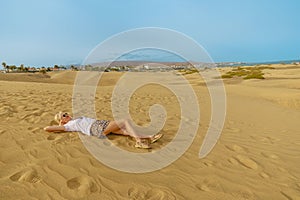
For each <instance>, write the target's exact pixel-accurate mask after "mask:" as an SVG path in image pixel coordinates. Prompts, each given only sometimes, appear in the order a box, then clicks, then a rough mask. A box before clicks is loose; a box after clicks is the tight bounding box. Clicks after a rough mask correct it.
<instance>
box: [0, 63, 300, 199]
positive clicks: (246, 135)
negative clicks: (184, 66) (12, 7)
mask: <svg viewBox="0 0 300 200" xmlns="http://www.w3.org/2000/svg"><path fill="white" fill-rule="evenodd" d="M226 70H228V69H221V70H220V71H221V72H222V73H224V72H225V71H226ZM264 73H265V77H266V79H264V80H242V79H237V78H235V79H230V80H225V81H224V82H225V87H226V95H227V116H226V121H225V125H224V128H223V131H222V135H221V137H220V139H219V141H218V143H217V144H216V146H215V148H214V149H213V151H212V152H211V153H210V154H209V155H208V156H207V157H205V158H204V159H199V157H198V153H199V149H200V146H201V144H202V142H203V138H204V136H205V134H206V131H207V128H208V124H209V120H210V112H211V110H210V98H209V94H208V92H207V88H206V85H205V83H204V82H203V80H202V79H201V77H200V76H199V75H197V74H189V75H186V78H187V79H188V80H189V81H190V83H191V85H192V86H193V88H194V91H195V92H196V94H197V97H198V101H199V107H200V110H201V118H200V125H199V129H198V132H197V136H196V138H195V140H194V142H193V144H192V145H191V146H190V148H189V149H188V150H187V151H186V152H185V153H184V155H183V156H181V157H180V158H179V159H178V160H176V161H175V162H174V163H172V164H171V165H169V166H167V167H165V168H163V169H161V170H158V171H154V172H151V173H144V174H132V173H125V172H121V171H118V170H114V169H111V168H109V167H107V166H106V165H104V164H102V163H101V162H99V161H98V160H97V159H95V158H94V157H93V156H92V155H91V154H90V153H89V152H88V151H87V150H86V148H85V146H84V145H83V144H82V142H81V140H80V138H79V136H78V133H75V132H69V133H47V132H45V131H44V130H43V127H45V126H48V125H50V124H54V122H53V121H52V120H53V116H54V114H55V113H56V112H57V111H60V110H63V111H67V112H72V92H73V83H74V79H75V77H76V72H71V71H64V72H52V73H48V74H46V75H38V74H35V75H33V74H0V91H1V98H0V116H1V121H0V138H1V139H0V148H1V149H0V150H1V154H0V167H1V171H0V185H1V187H0V199H283V200H284V199H299V198H300V168H299V163H300V123H299V122H300V66H287V65H276V66H275V69H265V70H264ZM121 75H122V73H113V72H109V73H105V76H104V77H103V78H102V79H101V81H100V83H99V87H98V88H97V95H96V111H97V114H98V118H100V119H101V118H102V119H110V120H112V119H113V117H112V110H111V104H110V103H111V95H112V91H113V89H114V85H115V84H116V82H117V81H118V79H119V78H120V77H121ZM143 75H144V74H143V73H140V76H143ZM154 103H159V104H161V105H163V106H164V107H165V109H166V111H167V113H168V115H167V121H166V124H165V126H164V128H163V130H162V132H163V133H164V137H163V138H162V139H161V140H159V141H158V142H156V143H154V144H153V145H152V147H153V149H152V150H150V151H155V150H157V149H160V148H163V147H164V146H165V145H166V144H168V143H169V142H170V141H172V139H173V138H174V134H176V131H177V129H178V123H179V122H180V108H179V104H178V101H177V99H176V96H175V95H174V94H173V93H172V92H171V91H169V90H168V89H166V88H163V87H160V86H158V85H155V84H152V85H148V86H144V87H142V88H139V89H138V90H137V91H136V93H135V94H134V96H133V97H132V98H131V101H130V113H131V115H132V116H133V119H134V121H135V122H136V123H137V124H138V125H141V126H146V125H147V124H148V123H149V122H150V118H149V116H148V110H149V107H150V106H151V105H152V104H154ZM187 103H188V102H187ZM109 140H110V141H111V142H112V143H113V144H115V145H117V146H118V147H120V148H123V149H125V150H128V151H134V152H139V153H145V152H148V151H149V150H141V149H134V147H133V146H134V141H133V140H132V139H130V138H128V137H122V136H115V135H110V136H109Z"/></svg>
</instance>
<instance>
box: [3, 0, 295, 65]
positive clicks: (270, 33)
mask: <svg viewBox="0 0 300 200" xmlns="http://www.w3.org/2000/svg"><path fill="white" fill-rule="evenodd" d="M0 8H1V12H0V62H1V63H2V62H6V63H7V64H8V65H12V64H15V65H20V64H24V65H25V66H29V65H30V66H36V67H41V66H46V67H48V66H53V65H54V64H58V65H60V64H62V65H67V64H77V63H79V64H80V63H82V62H83V60H84V59H85V58H86V56H87V55H88V54H89V53H90V51H91V50H92V49H94V48H95V47H96V46H97V45H98V44H99V43H101V42H103V41H105V40H106V39H107V38H110V37H111V36H113V35H115V34H118V33H121V32H124V31H128V30H131V29H136V28H142V27H160V28H166V29H171V30H175V31H177V32H180V33H183V34H185V35H187V36H188V37H190V38H192V39H193V40H195V41H196V42H197V43H198V44H200V45H201V46H202V47H203V48H204V49H205V50H206V51H207V53H208V54H209V55H210V57H211V58H212V59H213V61H215V62H229V61H239V62H264V61H278V60H294V59H296V60H299V59H300V12H299V10H300V1H297V0H244V1H239V0H210V1H208V0H205V1H204V0H198V1H197V0H164V1H161V0H151V1H150V0H147V1H146V0H110V1H109V0H107V1H102V0H26V1H23V0H0Z"/></svg>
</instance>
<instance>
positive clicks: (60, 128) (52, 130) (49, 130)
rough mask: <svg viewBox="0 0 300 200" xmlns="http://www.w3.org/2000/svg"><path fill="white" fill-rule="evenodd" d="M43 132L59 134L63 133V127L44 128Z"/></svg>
mask: <svg viewBox="0 0 300 200" xmlns="http://www.w3.org/2000/svg"><path fill="white" fill-rule="evenodd" d="M44 130H45V131H48V132H61V131H65V127H64V126H46V127H45V128H44Z"/></svg>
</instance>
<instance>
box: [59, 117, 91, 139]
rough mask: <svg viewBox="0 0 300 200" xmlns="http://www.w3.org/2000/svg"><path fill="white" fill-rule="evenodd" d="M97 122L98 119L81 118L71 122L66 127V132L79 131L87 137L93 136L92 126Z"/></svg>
mask: <svg viewBox="0 0 300 200" xmlns="http://www.w3.org/2000/svg"><path fill="white" fill-rule="evenodd" d="M95 121H96V119H92V118H88V117H79V118H76V119H72V120H70V121H69V122H68V123H66V124H65V125H64V127H65V130H66V131H76V132H77V131H79V132H81V133H83V134H86V135H91V132H90V129H91V126H92V124H93V123H94V122H95Z"/></svg>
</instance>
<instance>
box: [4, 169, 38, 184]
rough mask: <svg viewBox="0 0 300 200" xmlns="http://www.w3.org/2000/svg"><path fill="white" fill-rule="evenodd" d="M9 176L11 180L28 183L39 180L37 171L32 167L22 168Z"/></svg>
mask: <svg viewBox="0 0 300 200" xmlns="http://www.w3.org/2000/svg"><path fill="white" fill-rule="evenodd" d="M9 178H10V180H12V181H20V182H22V181H26V182H30V183H37V182H40V181H41V178H40V177H39V176H38V174H37V172H36V171H35V170H34V169H26V170H22V171H20V172H17V173H15V174H13V175H12V176H10V177H9Z"/></svg>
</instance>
